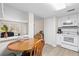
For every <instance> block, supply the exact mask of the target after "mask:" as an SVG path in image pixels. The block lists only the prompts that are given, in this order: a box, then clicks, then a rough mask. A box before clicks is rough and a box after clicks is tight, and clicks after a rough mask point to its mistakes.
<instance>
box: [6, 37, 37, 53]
mask: <svg viewBox="0 0 79 59" xmlns="http://www.w3.org/2000/svg"><path fill="white" fill-rule="evenodd" d="M36 41H37V39H24V40H18V41H15V42H11V43H10V44H8V46H7V48H8V49H9V50H11V51H20V52H23V51H27V50H31V49H32V48H33V46H34V43H35V42H36Z"/></svg>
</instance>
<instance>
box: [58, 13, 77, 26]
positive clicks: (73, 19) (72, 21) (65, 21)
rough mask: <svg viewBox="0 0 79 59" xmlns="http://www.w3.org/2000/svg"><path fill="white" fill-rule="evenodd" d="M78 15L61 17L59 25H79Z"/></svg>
mask: <svg viewBox="0 0 79 59" xmlns="http://www.w3.org/2000/svg"><path fill="white" fill-rule="evenodd" d="M77 19H78V15H77V14H75V15H67V16H63V17H61V18H59V20H58V27H62V26H77V25H78V20H77Z"/></svg>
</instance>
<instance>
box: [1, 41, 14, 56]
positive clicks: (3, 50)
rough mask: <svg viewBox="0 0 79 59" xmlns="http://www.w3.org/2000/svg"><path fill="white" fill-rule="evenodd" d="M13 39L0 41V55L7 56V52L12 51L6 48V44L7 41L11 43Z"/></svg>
mask: <svg viewBox="0 0 79 59" xmlns="http://www.w3.org/2000/svg"><path fill="white" fill-rule="evenodd" d="M13 41H15V40H11V41H5V42H0V56H7V55H8V54H9V53H11V52H12V51H10V50H8V48H7V46H8V44H9V43H11V42H13Z"/></svg>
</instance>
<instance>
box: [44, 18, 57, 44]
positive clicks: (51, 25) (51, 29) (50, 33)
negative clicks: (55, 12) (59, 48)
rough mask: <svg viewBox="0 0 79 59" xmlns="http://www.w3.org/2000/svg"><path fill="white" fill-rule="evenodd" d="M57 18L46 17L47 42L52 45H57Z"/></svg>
mask: <svg viewBox="0 0 79 59" xmlns="http://www.w3.org/2000/svg"><path fill="white" fill-rule="evenodd" d="M56 22H57V20H56V18H55V17H53V18H49V19H44V35H45V37H44V38H45V42H46V43H47V44H50V45H52V46H56V30H57V23H56Z"/></svg>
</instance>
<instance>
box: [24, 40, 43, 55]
mask: <svg viewBox="0 0 79 59" xmlns="http://www.w3.org/2000/svg"><path fill="white" fill-rule="evenodd" d="M43 47H44V40H43V39H40V40H37V41H36V42H35V43H34V46H33V47H32V49H31V50H30V51H29V52H28V51H24V52H23V53H22V56H42V51H43Z"/></svg>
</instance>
